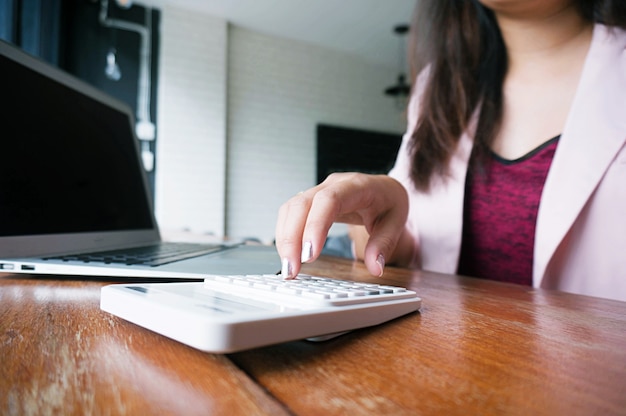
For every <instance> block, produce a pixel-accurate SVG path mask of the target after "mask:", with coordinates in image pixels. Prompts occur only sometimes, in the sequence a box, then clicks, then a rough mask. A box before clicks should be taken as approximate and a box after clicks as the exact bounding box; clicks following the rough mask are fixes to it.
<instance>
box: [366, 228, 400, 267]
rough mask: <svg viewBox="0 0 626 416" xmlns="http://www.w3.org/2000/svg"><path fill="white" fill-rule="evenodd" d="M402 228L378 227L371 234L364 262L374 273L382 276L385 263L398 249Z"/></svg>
mask: <svg viewBox="0 0 626 416" xmlns="http://www.w3.org/2000/svg"><path fill="white" fill-rule="evenodd" d="M401 230H402V227H397V226H393V225H389V226H386V227H384V226H383V227H377V228H376V230H373V231H372V233H371V234H370V238H369V240H368V242H367V245H366V246H365V252H364V253H363V262H364V263H365V266H366V267H367V270H368V271H369V272H370V273H371V274H372V275H374V276H378V277H382V275H383V272H384V271H385V264H386V262H387V261H388V260H389V259H390V258H391V257H392V254H393V253H394V251H395V249H396V246H397V244H398V239H399V238H400V234H401Z"/></svg>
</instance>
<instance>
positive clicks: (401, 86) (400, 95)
mask: <svg viewBox="0 0 626 416" xmlns="http://www.w3.org/2000/svg"><path fill="white" fill-rule="evenodd" d="M393 31H394V33H395V34H396V35H398V39H399V42H398V78H397V81H396V83H395V84H394V85H392V86H390V87H388V88H386V89H385V95H389V96H391V97H396V98H397V99H400V100H403V99H405V98H406V97H408V96H409V93H410V92H411V86H410V85H409V84H408V83H407V81H406V73H405V62H404V60H405V56H406V46H405V44H404V36H405V35H406V34H407V33H408V31H409V26H408V25H398V26H396V27H394V29H393Z"/></svg>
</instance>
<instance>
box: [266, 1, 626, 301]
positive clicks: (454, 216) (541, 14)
mask: <svg viewBox="0 0 626 416" xmlns="http://www.w3.org/2000/svg"><path fill="white" fill-rule="evenodd" d="M624 3H625V2H624V1H623V0H606V1H603V0H596V1H589V0H480V1H478V0H465V1H458V0H446V1H443V0H420V1H419V2H418V3H417V4H418V6H417V7H418V9H417V10H416V14H415V16H416V18H415V22H414V24H413V35H414V37H415V43H414V46H413V47H412V51H413V52H414V55H415V56H414V62H415V72H416V74H418V76H417V78H416V79H417V81H416V85H415V87H414V88H413V94H412V100H411V103H410V105H409V109H408V122H409V123H408V125H409V129H408V132H407V134H406V135H405V137H404V140H403V144H402V147H401V149H400V151H399V154H398V158H397V161H396V165H395V167H394V168H393V169H392V171H391V172H390V174H389V175H388V176H385V175H379V176H373V175H362V174H337V175H331V176H330V177H329V178H328V179H327V180H326V181H325V182H323V183H322V184H320V185H318V186H316V187H314V188H312V189H309V190H308V191H306V192H303V193H300V194H298V195H297V196H295V197H294V198H292V199H291V200H289V201H288V202H286V203H285V204H284V205H283V206H282V207H281V209H280V212H279V217H278V222H277V226H276V244H277V249H278V251H279V253H280V255H281V258H283V274H285V275H287V276H294V275H295V274H297V273H298V271H299V270H300V261H302V262H310V261H313V260H314V259H315V258H317V256H319V253H320V252H321V249H322V246H323V244H324V241H325V238H326V235H327V233H328V229H329V227H330V226H331V224H332V223H333V222H345V223H348V224H352V226H351V228H350V237H351V239H352V241H353V244H354V251H355V254H356V256H357V257H358V258H359V259H362V260H363V261H364V262H365V264H366V266H367V268H368V270H369V271H370V272H371V273H372V274H374V275H379V276H380V275H382V273H383V270H384V267H385V263H389V264H391V263H393V264H395V265H398V266H404V267H417V268H423V269H425V270H432V271H438V272H443V273H458V274H464V275H469V276H476V277H482V278H490V279H495V280H502V281H511V282H516V283H520V284H527V285H533V286H535V287H543V288H550V289H559V290H563V291H568V292H573V293H581V294H586V295H591V296H600V297H606V298H614V299H620V300H626V255H625V254H626V218H625V217H626V32H625V31H624V30H623V29H624V28H625V27H626V7H625V4H624Z"/></svg>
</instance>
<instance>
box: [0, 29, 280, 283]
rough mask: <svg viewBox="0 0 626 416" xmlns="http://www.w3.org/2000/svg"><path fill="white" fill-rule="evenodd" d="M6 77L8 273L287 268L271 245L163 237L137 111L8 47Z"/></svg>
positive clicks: (3, 54)
mask: <svg viewBox="0 0 626 416" xmlns="http://www.w3.org/2000/svg"><path fill="white" fill-rule="evenodd" d="M0 74H1V75H2V76H1V78H0V83H1V84H2V95H1V97H2V98H1V99H2V100H3V101H4V103H3V105H2V108H3V110H2V113H1V116H0V120H1V123H0V125H1V126H2V131H3V133H2V136H1V137H2V138H1V139H0V141H1V143H2V161H1V162H0V272H8V273H28V274H54V275H80V276H102V277H141V278H175V279H177V278H190V279H196V278H197V279H202V278H203V277H204V275H206V274H216V273H217V274H251V273H276V272H277V271H278V270H279V269H280V260H279V258H278V254H277V252H276V249H275V248H274V247H272V246H262V245H249V244H243V243H227V242H221V241H220V242H217V243H216V244H210V245H199V244H174V243H169V242H164V241H163V240H162V237H161V233H160V231H159V228H158V225H157V222H156V219H155V216H154V211H153V207H152V199H151V197H150V189H149V187H148V180H147V175H146V173H145V171H144V169H143V165H142V162H141V156H140V152H139V144H138V140H137V139H136V137H135V132H134V131H135V129H134V125H135V120H134V116H133V113H132V110H131V109H130V107H129V106H127V105H126V104H124V103H122V102H120V101H118V100H116V99H114V98H112V97H111V96H109V95H107V94H104V93H102V92H101V91H99V90H97V89H96V88H93V87H91V86H90V85H88V84H87V83H85V82H82V81H80V80H79V79H77V78H75V77H73V76H71V75H69V74H67V73H65V72H63V71H61V70H59V69H57V68H55V67H53V66H51V65H48V64H47V63H45V62H43V61H41V60H39V59H37V58H34V57H32V56H30V55H28V54H26V53H24V52H23V51H21V50H20V49H19V48H17V47H15V46H14V45H11V44H9V43H6V42H3V41H0ZM181 249H182V250H183V251H178V250H181ZM125 251H130V252H131V253H124V252H125ZM147 252H152V254H146V253H147ZM154 253H156V254H154ZM129 255H130V256H129Z"/></svg>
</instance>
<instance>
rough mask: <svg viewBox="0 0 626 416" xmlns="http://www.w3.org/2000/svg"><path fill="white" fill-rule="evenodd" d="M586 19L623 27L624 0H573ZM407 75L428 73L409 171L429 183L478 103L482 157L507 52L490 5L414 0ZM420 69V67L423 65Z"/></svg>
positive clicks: (420, 184) (472, 0)
mask: <svg viewBox="0 0 626 416" xmlns="http://www.w3.org/2000/svg"><path fill="white" fill-rule="evenodd" d="M578 6H579V10H580V12H581V14H582V15H583V16H584V17H585V18H586V19H588V20H589V21H591V22H601V23H604V24H606V25H610V26H619V27H622V28H626V1H625V0H578ZM411 34H412V36H411V40H412V41H411V43H410V45H411V46H410V60H411V62H412V68H411V69H412V75H413V76H412V79H413V80H415V79H416V77H417V76H418V74H420V75H423V76H426V77H427V79H426V80H423V81H424V84H423V85H424V87H423V88H424V89H423V91H422V97H421V101H420V103H419V105H420V116H419V119H418V120H417V125H416V126H415V129H414V131H413V136H412V137H411V142H410V147H409V151H410V152H411V158H412V167H411V178H412V180H413V183H414V185H415V187H416V189H419V190H423V191H427V190H428V188H429V185H430V182H431V179H432V178H433V177H434V176H441V177H445V176H446V175H447V173H448V172H447V169H448V162H449V160H450V158H451V155H452V154H453V153H454V150H455V148H456V146H457V143H458V141H459V139H460V137H461V135H462V133H463V132H464V131H465V130H466V129H467V128H468V124H469V122H470V119H471V117H472V115H473V114H474V112H475V111H476V109H477V107H478V106H480V114H479V117H478V120H477V124H476V126H475V128H476V130H475V134H474V143H475V145H474V152H475V153H476V154H477V156H478V157H477V158H476V159H475V160H477V161H481V160H483V159H484V155H485V154H486V151H487V149H489V146H490V145H491V143H492V142H493V139H494V138H495V136H496V134H497V133H498V130H499V128H500V125H501V121H502V113H503V95H502V85H503V81H504V77H505V74H506V71H507V52H506V48H505V46H504V41H503V40H502V35H501V33H500V29H499V27H498V24H497V22H496V19H495V16H494V14H493V12H491V10H489V9H487V8H486V7H484V6H483V5H481V4H480V3H479V2H478V0H418V1H417V7H416V11H415V15H414V19H413V24H412V28H411ZM423 71H425V73H424V72H423Z"/></svg>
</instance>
